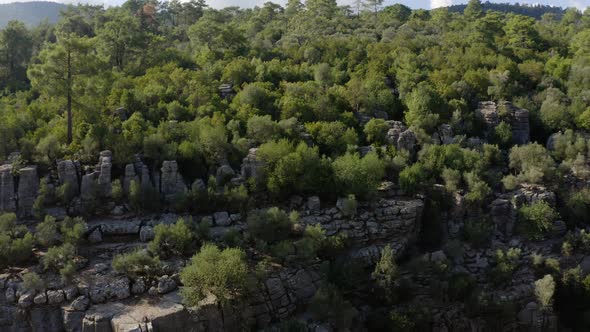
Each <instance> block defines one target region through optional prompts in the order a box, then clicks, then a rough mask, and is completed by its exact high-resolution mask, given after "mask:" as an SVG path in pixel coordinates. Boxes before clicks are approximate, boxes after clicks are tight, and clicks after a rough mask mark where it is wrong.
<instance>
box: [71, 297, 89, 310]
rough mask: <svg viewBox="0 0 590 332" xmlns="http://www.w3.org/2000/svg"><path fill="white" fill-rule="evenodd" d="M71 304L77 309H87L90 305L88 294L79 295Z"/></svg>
mask: <svg viewBox="0 0 590 332" xmlns="http://www.w3.org/2000/svg"><path fill="white" fill-rule="evenodd" d="M70 306H71V307H72V309H73V310H76V311H86V309H88V306H90V299H89V298H88V297H86V296H79V297H77V298H76V299H75V300H74V301H73V302H72V304H71V305H70Z"/></svg>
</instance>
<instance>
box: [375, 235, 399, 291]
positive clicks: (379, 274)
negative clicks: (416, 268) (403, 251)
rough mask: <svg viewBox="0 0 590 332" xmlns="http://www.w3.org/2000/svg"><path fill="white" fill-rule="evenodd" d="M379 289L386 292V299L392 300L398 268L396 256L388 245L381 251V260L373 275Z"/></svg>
mask: <svg viewBox="0 0 590 332" xmlns="http://www.w3.org/2000/svg"><path fill="white" fill-rule="evenodd" d="M371 276H372V277H373V279H374V280H375V282H376V283H377V285H378V286H379V288H381V289H382V290H383V292H385V294H386V297H387V298H388V299H389V300H392V295H393V288H394V286H395V281H396V278H397V276H398V267H397V264H396V263H395V256H394V253H393V249H392V248H391V246H389V245H387V246H385V247H383V249H382V250H381V258H380V259H379V262H377V265H375V270H374V271H373V273H372V274H371Z"/></svg>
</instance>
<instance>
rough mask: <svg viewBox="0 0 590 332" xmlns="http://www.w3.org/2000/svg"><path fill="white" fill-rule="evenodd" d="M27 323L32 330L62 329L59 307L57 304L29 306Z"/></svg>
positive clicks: (59, 330)
mask: <svg viewBox="0 0 590 332" xmlns="http://www.w3.org/2000/svg"><path fill="white" fill-rule="evenodd" d="M29 323H30V325H31V329H32V330H33V331H47V332H61V331H64V325H63V316H62V312H61V308H59V307H57V306H35V307H33V308H31V310H30V316H29Z"/></svg>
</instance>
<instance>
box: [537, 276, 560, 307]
mask: <svg viewBox="0 0 590 332" xmlns="http://www.w3.org/2000/svg"><path fill="white" fill-rule="evenodd" d="M554 293H555V281H554V280H553V277H552V276H551V275H550V274H548V275H546V276H544V277H543V279H539V280H537V281H535V296H536V297H537V301H538V302H539V304H540V305H541V308H544V309H546V308H548V307H549V306H550V305H551V301H552V298H553V294H554Z"/></svg>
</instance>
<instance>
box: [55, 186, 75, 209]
mask: <svg viewBox="0 0 590 332" xmlns="http://www.w3.org/2000/svg"><path fill="white" fill-rule="evenodd" d="M74 197H76V188H74V186H73V185H72V184H71V183H70V182H66V183H64V184H62V185H61V186H59V187H58V188H57V198H58V199H59V200H60V201H61V202H62V204H64V205H66V206H67V205H68V204H70V202H72V200H73V199H74Z"/></svg>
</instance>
